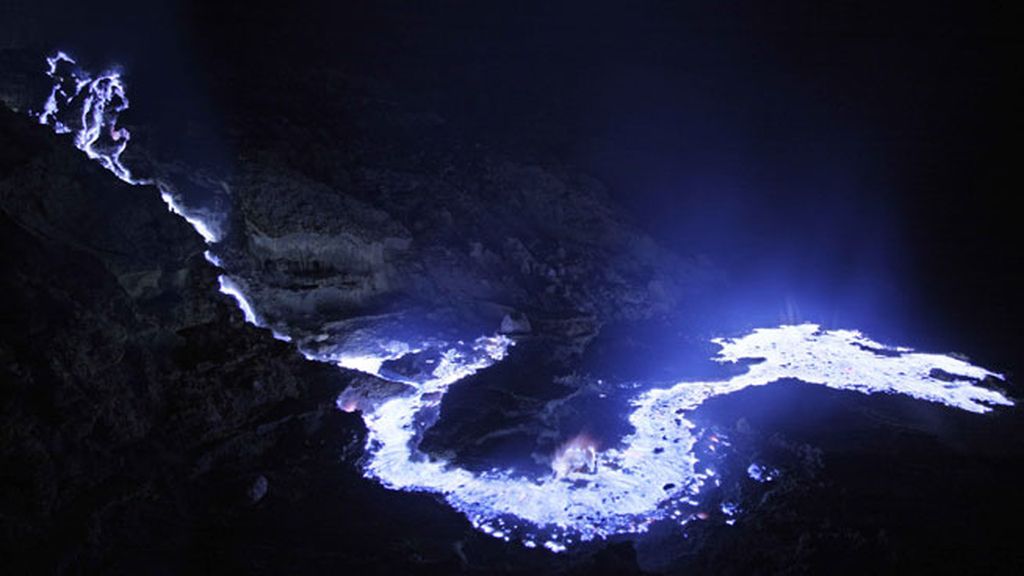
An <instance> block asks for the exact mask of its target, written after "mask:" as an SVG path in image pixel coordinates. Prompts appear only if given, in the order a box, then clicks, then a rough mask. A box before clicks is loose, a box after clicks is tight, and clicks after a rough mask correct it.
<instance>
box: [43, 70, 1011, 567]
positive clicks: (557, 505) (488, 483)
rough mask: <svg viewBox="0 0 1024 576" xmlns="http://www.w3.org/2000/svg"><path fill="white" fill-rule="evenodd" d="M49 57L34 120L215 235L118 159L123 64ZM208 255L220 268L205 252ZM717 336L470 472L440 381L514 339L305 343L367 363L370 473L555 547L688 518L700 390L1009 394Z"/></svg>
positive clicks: (949, 371)
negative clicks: (593, 418) (678, 377)
mask: <svg viewBox="0 0 1024 576" xmlns="http://www.w3.org/2000/svg"><path fill="white" fill-rule="evenodd" d="M48 62H49V71H48V74H49V75H50V77H51V78H52V79H53V80H54V87H53V90H52V91H51V94H50V97H49V99H48V100H47V102H46V105H45V109H44V111H43V112H42V113H41V114H39V115H38V118H39V121H40V122H41V123H43V124H48V125H50V126H52V127H53V128H54V129H55V130H56V131H58V132H61V133H69V132H71V133H74V134H75V145H76V146H78V147H79V148H80V149H82V150H83V151H84V152H85V153H86V154H88V155H89V157H90V158H93V159H95V160H97V161H98V162H99V163H100V164H102V165H103V166H104V167H106V168H107V169H108V170H110V171H111V172H113V173H114V174H115V175H117V176H118V177H119V178H121V179H122V180H124V181H125V182H129V183H131V184H153V185H156V186H157V187H158V189H160V191H161V196H162V197H163V198H164V200H165V201H166V202H167V203H168V206H169V207H170V209H171V210H172V211H174V212H175V213H177V214H179V215H181V216H183V217H184V218H185V219H186V220H188V221H189V222H190V223H191V224H192V225H193V227H195V229H196V231H197V232H198V233H199V234H201V235H202V236H203V238H204V239H206V241H207V242H208V243H210V244H212V243H215V242H216V241H217V239H218V235H217V234H215V233H214V232H213V230H212V228H211V227H210V226H209V225H208V224H207V223H205V222H203V221H202V220H201V219H198V218H195V217H191V216H188V215H186V214H185V213H184V211H183V210H182V209H181V207H180V205H178V204H177V203H175V201H174V198H173V196H172V195H171V194H170V193H169V192H168V191H167V190H166V188H164V187H161V185H160V183H159V182H147V181H141V180H136V179H134V178H132V176H131V173H130V172H129V170H128V169H127V168H125V167H124V165H123V164H122V163H121V161H120V155H121V153H122V152H123V151H124V148H125V145H126V143H127V142H128V139H129V134H128V132H127V130H124V129H123V128H117V126H116V123H117V114H118V113H120V112H121V111H123V110H125V109H126V108H127V107H128V100H127V98H126V97H125V88H124V84H123V82H122V81H121V78H120V75H119V74H117V73H116V72H108V73H106V74H103V75H101V76H98V77H96V78H92V77H91V76H90V75H88V74H85V73H83V72H81V71H80V70H77V69H75V68H70V67H72V66H74V60H72V59H71V58H70V57H68V56H67V55H66V54H64V53H58V54H57V55H56V56H54V57H51V58H49V59H48ZM205 255H206V258H207V260H209V261H210V263H211V264H213V265H214V266H216V267H218V268H223V266H222V264H221V262H220V261H219V260H218V258H217V257H216V255H214V254H213V253H212V252H209V251H207V252H206V253H205ZM220 290H221V292H223V293H224V294H227V295H229V296H231V297H232V298H234V299H235V300H236V301H237V303H238V305H239V308H240V309H241V310H242V312H243V314H244V315H245V318H246V320H247V321H248V322H250V323H253V324H257V325H258V324H260V320H259V317H258V315H257V314H256V311H255V310H254V308H253V306H252V304H251V303H250V302H249V300H248V299H247V298H246V296H245V294H244V292H243V289H242V287H241V286H240V285H239V284H238V283H237V282H235V281H234V280H232V279H231V278H230V277H228V276H225V275H222V276H221V277H220ZM274 335H275V336H276V337H278V338H280V339H285V340H287V339H289V338H288V337H287V336H284V335H281V334H278V333H275V334H274ZM713 342H714V343H715V344H717V345H718V346H719V347H720V350H719V352H718V354H717V355H716V356H715V357H714V358H713V359H714V360H715V361H717V362H719V363H722V364H733V363H741V362H742V363H744V365H745V368H746V369H745V370H744V371H743V372H742V373H739V374H736V375H734V376H732V377H731V378H729V379H727V380H714V381H684V382H679V383H677V384H675V385H674V386H670V387H666V388H652V389H647V390H645V391H643V392H640V393H639V394H638V395H637V396H636V397H634V398H633V399H632V401H631V405H630V406H629V409H630V412H629V413H628V415H627V420H628V422H629V424H630V425H631V432H629V433H628V434H627V435H626V436H624V437H623V438H621V439H620V441H619V442H618V444H616V445H615V446H611V447H609V448H607V449H604V450H598V449H597V447H596V446H595V445H594V444H593V443H592V442H590V441H588V440H587V439H586V438H584V437H579V438H576V439H573V440H571V441H570V442H568V443H566V444H565V445H564V446H563V447H562V448H561V449H559V450H558V452H557V453H556V454H554V455H553V458H552V461H551V471H550V472H549V473H548V474H546V475H543V476H540V477H536V476H534V477H527V476H526V475H524V474H521V473H517V472H516V471H515V470H501V469H492V470H490V471H487V472H482V473H480V472H473V471H470V470H467V469H463V468H459V467H458V466H455V465H454V464H452V463H451V462H448V461H445V460H442V459H437V458H433V457H431V456H429V455H427V454H425V453H423V452H422V451H420V450H419V449H418V445H419V442H420V439H421V438H422V434H423V432H424V430H425V429H426V428H428V427H429V426H430V425H431V423H432V422H434V421H435V420H436V418H437V417H438V412H439V406H440V403H441V401H442V399H443V398H444V395H445V393H446V392H447V391H448V389H449V387H450V386H451V385H452V384H454V383H456V382H458V381H460V380H462V379H464V378H466V377H468V376H470V375H472V374H474V373H476V372H479V371H481V370H484V369H486V368H487V367H489V366H491V365H493V364H495V363H496V362H499V361H501V360H502V359H504V358H505V357H506V355H507V353H508V349H509V347H510V346H512V345H513V341H512V340H511V339H509V338H507V337H505V336H500V335H499V336H484V337H480V338H478V339H476V340H474V341H472V342H468V343H467V342H457V343H454V344H453V343H447V342H441V341H430V342H425V343H417V344H409V343H406V342H403V341H397V340H387V339H381V340H379V341H372V342H368V343H367V342H362V343H360V344H359V345H354V346H351V347H349V348H344V347H342V349H341V351H340V352H339V351H329V352H316V351H310V350H303V353H304V354H305V355H306V357H307V358H310V359H313V360H317V361H321V362H331V363H335V364H337V365H339V366H342V367H345V368H349V369H353V370H358V371H361V372H365V373H368V374H372V375H374V376H377V378H378V380H373V381H371V380H370V379H367V380H365V381H361V382H360V383H358V384H355V385H353V386H352V387H350V388H348V389H346V390H345V391H344V392H343V393H342V394H341V396H340V397H339V398H338V407H339V408H340V409H342V410H346V411H350V412H351V411H359V412H360V413H361V414H362V418H363V420H364V422H365V424H366V427H367V430H368V434H367V441H366V447H365V451H366V459H365V464H364V473H365V475H366V476H367V477H369V478H372V479H374V480H376V481H379V482H380V483H381V484H383V485H384V486H387V487H389V488H391V489H396V490H408V491H423V492H431V493H436V494H439V495H441V496H442V497H443V498H444V499H445V500H446V501H447V502H448V503H449V504H450V505H451V506H452V507H453V508H455V509H457V510H459V511H460V512H462V513H463V514H465V515H466V517H467V518H469V520H470V521H471V522H472V523H473V525H474V526H475V527H476V528H478V529H479V530H481V531H483V532H485V533H487V534H489V535H491V536H494V537H496V538H502V539H505V540H509V541H511V540H516V541H519V542H521V543H522V544H523V545H524V546H526V547H530V548H533V547H536V546H538V545H542V546H544V547H545V548H547V549H549V550H551V551H553V552H561V551H564V550H566V549H567V547H568V546H570V545H573V544H575V543H578V542H586V541H590V540H594V539H598V538H606V537H609V536H613V535H617V534H636V533H642V532H644V531H646V530H647V529H648V527H649V526H650V525H651V524H652V523H654V522H658V521H668V522H679V523H686V522H687V521H688V520H690V519H691V518H692V512H693V510H694V508H693V506H694V505H695V504H696V503H697V501H696V497H697V495H698V494H699V493H700V491H701V488H702V486H703V485H704V484H705V483H706V482H707V481H708V479H709V478H712V477H713V476H714V474H715V473H714V471H713V470H710V469H703V470H699V469H698V465H697V458H696V456H695V450H694V446H695V443H696V438H695V435H694V434H693V433H692V431H693V429H694V424H693V422H692V421H690V420H689V419H688V416H689V415H690V414H691V413H692V412H693V411H694V410H695V409H696V408H698V407H699V406H700V405H701V404H702V403H703V402H704V401H705V400H707V399H709V398H713V397H716V396H722V395H725V394H731V393H734V392H737V391H740V390H743V389H745V388H750V387H753V386H764V385H767V384H771V383H773V382H777V381H779V380H783V379H795V380H800V381H803V382H806V383H809V384H816V385H821V386H826V387H829V388H834V389H839V390H853V391H858V392H862V393H865V394H874V393H889V394H904V395H907V396H911V397H914V398H918V399H921V400H927V401H930V402H936V403H941V404H945V405H947V406H950V407H953V408H958V409H961V410H967V411H970V412H976V413H984V412H988V411H990V410H991V409H992V407H994V406H1008V405H1011V404H1012V403H1011V402H1010V400H1009V399H1007V398H1006V396H1004V395H1003V394H1001V393H999V392H997V391H995V390H992V389H989V388H986V387H984V386H982V385H981V381H982V380H985V379H988V378H995V379H1002V376H1001V375H999V374H996V373H993V372H989V371H988V370H985V369H983V368H979V367H977V366H973V365H971V364H969V363H968V362H966V361H964V360H960V359H957V358H953V357H951V356H944V355H939V354H925V353H918V352H914V351H913V350H911V349H909V348H891V347H887V346H884V345H882V344H879V343H877V342H874V341H872V340H870V339H868V338H867V337H865V336H863V335H862V334H860V333H859V332H856V331H851V330H827V331H826V330H821V329H820V328H819V327H818V326H817V325H814V324H802V325H785V326H779V327H775V328H764V329H759V330H755V331H753V332H751V333H749V334H747V335H745V336H742V337H740V338H735V339H716V340H714V341H713ZM328 344H330V343H328ZM325 349H330V346H327V347H326V348H325ZM427 352H430V353H431V354H430V356H431V358H433V360H432V362H433V364H432V369H431V370H430V373H429V374H427V375H426V376H422V375H421V376H419V377H407V378H402V377H397V376H394V375H393V374H392V373H390V372H387V371H386V370H384V366H385V364H386V363H387V362H388V361H391V360H397V359H400V358H403V357H407V356H409V357H412V356H413V355H417V354H423V353H427ZM382 381H385V382H388V383H390V387H388V386H382V385H381V383H382ZM747 474H748V475H749V476H750V477H751V478H752V479H754V480H756V481H759V482H770V481H772V480H773V479H774V478H775V477H776V476H777V475H778V474H779V472H778V471H777V470H775V469H773V468H770V467H767V466H763V465H760V464H751V465H750V467H749V468H748V469H747ZM721 509H722V512H723V514H725V515H726V516H727V517H728V518H729V520H727V522H728V523H731V522H732V521H734V520H733V516H734V515H735V514H736V513H738V509H737V508H736V506H735V505H734V504H730V503H723V504H722V508H721Z"/></svg>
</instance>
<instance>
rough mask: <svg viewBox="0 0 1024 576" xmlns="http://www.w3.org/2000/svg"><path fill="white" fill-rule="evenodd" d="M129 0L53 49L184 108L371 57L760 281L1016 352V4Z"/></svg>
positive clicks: (73, 28) (63, 22)
mask: <svg viewBox="0 0 1024 576" xmlns="http://www.w3.org/2000/svg"><path fill="white" fill-rule="evenodd" d="M76 4H79V3H76ZM120 4H121V5H120V6H116V5H115V4H108V5H105V7H103V8H98V7H96V5H93V4H90V6H89V7H88V8H86V7H83V6H81V5H79V6H77V8H74V9H73V10H75V11H77V12H69V11H68V10H66V9H64V8H59V9H55V10H54V13H55V14H57V16H54V17H53V19H51V20H48V21H50V22H53V25H52V26H49V25H48V26H46V27H45V28H46V32H45V35H48V36H52V37H53V38H52V41H51V39H50V38H46V39H43V40H42V43H43V44H47V42H50V43H51V44H53V45H62V46H70V47H72V48H74V49H78V50H80V51H81V52H82V53H85V54H89V57H91V58H95V59H96V60H97V61H100V62H106V61H119V62H124V63H125V64H126V66H127V67H128V69H129V70H130V72H131V74H132V81H133V83H134V86H133V95H134V96H135V97H136V102H138V103H145V105H146V106H147V107H148V109H149V111H150V112H149V113H150V114H151V115H152V116H154V117H157V118H164V119H167V125H168V126H173V125H174V124H175V123H176V121H177V119H178V118H179V117H180V116H181V115H182V114H183V113H184V114H188V115H191V116H193V117H196V118H203V119H204V121H205V122H207V123H209V124H210V125H211V126H215V125H216V123H217V118H218V115H219V114H220V113H221V111H222V110H223V109H224V107H229V106H230V102H231V98H232V95H231V94H230V93H227V94H225V93H213V92H212V91H211V90H210V88H209V85H208V84H209V82H208V80H209V79H210V78H211V77H215V76H216V75H217V74H218V70H220V69H221V68H220V67H223V66H233V65H236V64H237V63H239V62H241V61H247V62H250V63H252V62H259V63H260V64H259V65H258V66H256V67H255V69H257V70H260V71H261V72H259V73H260V74H264V73H265V74H266V75H267V78H268V79H270V80H271V81H272V79H273V77H274V74H275V70H279V69H280V67H283V66H310V67H314V66H324V65H326V66H332V67H338V68H341V69H344V70H346V71H349V72H352V73H355V74H364V75H370V76H374V77H377V78H381V79H383V80H384V81H386V82H388V83H390V84H391V85H392V86H393V87H394V88H395V89H396V91H400V92H402V93H407V94H409V95H410V98H412V99H415V100H416V101H417V102H419V105H421V106H422V107H423V108H425V109H433V110H436V111H438V112H439V113H440V114H442V115H443V116H445V117H446V118H447V119H449V120H450V121H451V122H453V123H455V124H456V125H458V126H460V129H462V130H463V131H464V132H465V134H466V135H467V137H468V138H471V139H475V140H479V141H483V142H487V143H488V144H490V145H493V146H494V147H495V148H499V149H504V150H509V151H512V152H513V153H514V154H519V155H520V156H523V157H528V158H535V159H536V160H537V161H541V162H554V163H559V164H565V165H569V166H574V167H577V168H580V169H582V170H584V171H586V172H590V173H593V174H595V175H597V176H598V177H600V178H601V179H602V180H604V181H605V182H606V183H607V184H608V185H609V187H610V190H611V192H612V194H613V195H614V196H615V197H616V198H618V199H619V201H620V202H622V203H623V204H624V205H625V206H626V207H627V208H628V210H630V211H631V212H632V213H633V214H634V216H635V217H636V219H637V220H639V221H640V222H641V223H643V224H644V225H645V226H646V227H647V228H648V229H649V230H650V231H652V232H653V233H654V234H655V235H656V236H658V237H659V238H661V239H662V240H663V241H664V242H665V243H666V244H668V245H671V246H673V247H675V248H677V249H678V250H679V251H681V252H691V251H696V252H702V253H707V254H709V255H711V256H712V257H713V258H714V259H715V260H716V262H719V263H720V264H721V265H722V266H724V267H726V268H727V269H728V270H729V271H730V273H731V274H732V277H733V278H734V282H735V283H736V285H738V286H745V287H747V288H746V289H738V290H737V293H736V294H738V295H739V297H742V298H747V299H752V300H760V299H764V300H767V301H776V300H781V299H783V298H785V297H792V298H795V299H796V300H797V301H798V304H799V303H802V304H803V305H804V307H805V308H806V309H808V310H811V309H813V310H815V311H816V312H821V311H824V310H835V309H842V310H843V311H844V314H843V315H842V316H843V318H850V317H851V314H853V315H856V314H868V311H871V314H873V315H874V316H875V317H878V318H884V319H886V320H887V321H892V322H896V323H903V324H905V325H912V326H913V328H905V329H903V330H897V331H903V332H914V333H915V334H932V333H934V334H940V333H941V334H950V336H949V337H948V338H940V339H938V340H937V341H936V343H937V345H940V346H942V345H945V344H946V343H947V342H948V343H953V342H956V341H957V340H958V336H957V335H956V333H957V332H961V333H966V334H968V335H969V337H970V338H971V339H972V340H974V341H976V342H977V343H978V345H979V346H984V347H989V348H992V349H995V350H999V351H1000V353H999V354H1000V355H1001V357H1002V358H1004V359H1005V358H1007V357H1014V355H1015V354H1016V342H1015V331H1016V327H1017V326H1018V325H1019V323H1020V321H1021V320H1022V315H1021V313H1020V306H1019V304H1018V302H1017V295H1018V294H1019V293H1020V288H1021V286H1020V284H1019V282H1018V280H1017V279H1016V276H1017V275H1018V274H1017V271H1018V270H1019V269H1020V267H1021V264H1022V263H1021V258H1020V252H1019V250H1017V249H1016V248H1015V247H1014V245H1013V241H1014V240H1015V237H1016V235H1017V232H1016V229H1017V220H1018V218H1019V216H1018V212H1017V211H1015V210H1012V209H1010V206H1011V204H1010V200H1011V199H1012V198H1013V197H1014V196H1016V195H1017V194H1019V190H1020V189H1021V186H1020V184H1021V176H1020V175H1019V170H1018V169H1017V162H1018V161H1017V159H1016V157H1015V156H1016V152H1017V146H1016V144H1017V142H1018V140H1019V137H1020V135H1021V131H1022V130H1021V129H1022V122H1021V115H1020V112H1019V102H1021V101H1022V96H1024V94H1021V90H1020V88H1018V87H1017V86H1016V85H1017V84H1018V83H1019V84H1021V85H1024V82H1018V81H1019V80H1021V78H1019V76H1020V75H1021V69H1020V64H1019V62H1020V61H1021V60H1020V55H1021V50H1020V48H1021V45H1022V35H1021V32H1020V30H1021V28H1020V23H1021V19H1020V18H1019V15H1020V10H1019V9H1018V8H1015V7H1014V5H1012V3H974V2H972V3H945V2H921V3H897V4H896V5H894V4H893V3H874V4H873V5H871V4H867V3H857V2H828V3H820V2H794V3H774V2H772V3H765V2H699V3H697V2H687V3H674V2H646V3H614V4H612V3H596V2H585V3H583V2H571V3H537V4H521V3H516V4H512V3H504V4H503V6H501V7H498V6H497V3H492V2H486V3H484V2H440V3H437V2H435V3H429V4H430V5H429V6H427V3H406V2H347V3H345V2H327V1H318V0H302V1H299V2H251V3H246V4H245V5H244V7H243V6H231V7H227V6H215V5H212V4H211V3H208V2H174V1H171V0H165V1H163V2H146V3H131V4H130V3H120ZM143 4H144V5H143ZM54 6H56V5H54ZM168 79H175V80H176V82H175V85H176V87H175V89H174V92H172V93H170V94H168V93H167V84H168ZM140 106H141V104H140ZM886 320H879V322H884V321H886ZM868 324H870V321H869V322H868ZM920 339H921V338H920V337H918V338H917V339H916V340H917V341H920Z"/></svg>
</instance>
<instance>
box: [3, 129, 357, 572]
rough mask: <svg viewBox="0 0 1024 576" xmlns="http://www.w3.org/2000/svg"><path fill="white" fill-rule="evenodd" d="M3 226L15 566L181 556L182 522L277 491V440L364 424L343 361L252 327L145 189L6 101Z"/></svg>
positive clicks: (130, 563)
mask: <svg viewBox="0 0 1024 576" xmlns="http://www.w3.org/2000/svg"><path fill="white" fill-rule="evenodd" d="M0 236H2V238H3V240H2V245H3V250H2V251H0V269H2V273H0V282H2V288H0V291H2V293H3V298H2V301H0V325H2V333H0V382H2V385H0V410H2V414H0V422H2V425H0V426H2V427H0V470H2V473H0V485H2V489H0V494H2V496H0V510H2V512H0V526H2V529H0V530H2V533H3V541H4V543H5V547H6V546H11V548H10V549H9V550H7V551H5V554H4V556H5V558H6V559H7V560H5V562H7V563H8V567H9V568H10V567H12V566H19V565H20V566H24V567H25V568H26V569H29V568H31V567H34V568H35V569H39V568H44V567H45V568H48V569H55V568H56V569H72V570H74V571H79V570H82V571H92V570H95V569H100V568H101V567H112V568H113V567H116V569H117V570H128V569H131V568H132V567H135V568H139V567H141V566H146V565H148V563H149V562H151V561H154V560H155V561H156V562H157V563H158V564H160V563H167V565H179V566H181V565H188V562H189V559H188V558H185V557H180V553H181V552H182V551H183V550H188V549H189V548H188V547H186V546H184V542H185V541H187V540H188V539H189V538H191V536H189V535H188V534H187V532H186V531H185V528H186V526H188V524H189V523H190V522H195V521H197V518H200V519H202V518H205V521H211V518H212V517H215V516H217V513H210V512H209V511H208V510H205V511H204V506H207V505H213V506H214V507H219V508H217V509H218V510H219V513H221V514H222V515H223V516H224V517H230V516H231V514H232V512H231V511H232V509H233V507H235V506H244V505H246V503H247V502H254V501H257V500H259V499H260V498H262V497H263V496H264V495H265V493H266V492H267V491H268V489H269V490H270V491H272V490H274V482H273V479H272V478H271V481H270V483H269V487H268V480H267V476H268V475H269V476H271V477H272V476H273V473H272V472H271V471H269V468H272V464H271V460H270V459H268V457H267V455H268V454H269V453H270V452H272V451H273V450H275V449H276V450H280V446H281V444H282V442H284V440H283V439H284V438H289V435H294V434H298V436H299V437H300V438H307V439H309V438H314V437H316V435H317V434H324V433H327V431H331V432H330V433H332V434H335V435H338V434H341V435H343V436H344V435H345V434H351V435H358V434H359V426H358V425H357V424H356V423H355V421H354V418H351V417H349V416H348V415H345V414H342V413H338V412H336V411H335V410H333V407H332V406H333V398H334V395H335V394H336V393H337V391H339V390H340V389H341V388H342V387H343V386H344V383H345V378H346V377H345V376H344V373H343V372H341V371H338V370H337V369H334V368H333V367H326V366H323V365H319V364H315V363H310V362H307V361H305V360H304V359H302V358H301V356H299V355H298V354H297V353H296V352H295V351H294V350H293V349H292V348H291V347H289V346H287V345H284V344H282V343H280V342H277V341H275V340H273V339H272V338H271V337H270V334H269V333H268V332H266V331H263V330H258V329H255V328H253V327H251V326H249V325H246V324H244V323H243V322H242V318H241V314H240V313H239V312H238V311H237V310H236V309H235V308H234V306H233V304H232V303H231V302H230V300H228V299H227V298H225V297H223V296H221V295H220V294H218V293H217V291H216V273H215V271H214V270H213V269H212V267H210V266H209V265H208V264H207V263H206V262H205V260H204V259H203V256H202V251H203V248H204V246H203V245H202V242H201V240H199V239H198V237H197V236H196V235H195V233H194V232H193V231H192V230H191V228H190V227H189V226H188V225H187V224H186V223H185V222H184V221H182V220H180V219H179V218H177V217H175V216H174V215H172V214H170V213H169V212H168V211H167V209H166V207H165V206H164V205H163V204H162V203H161V202H160V200H159V196H158V194H157V193H156V192H155V190H152V189H147V188H145V187H133V186H129V185H127V184H124V183H122V182H120V181H118V180H117V179H116V178H114V177H113V176H111V175H110V174H108V173H107V172H106V171H104V170H103V169H101V168H100V167H99V166H97V165H95V164H94V163H93V162H91V161H90V160H88V159H87V158H85V157H84V155H82V154H81V153H80V152H79V151H77V150H75V149H74V148H73V147H72V146H71V144H70V142H68V141H67V139H65V138H61V137H55V136H53V135H51V134H50V133H49V131H48V130H46V129H45V128H43V127H40V126H36V125H33V123H31V122H30V120H29V119H28V118H25V117H22V116H17V115H15V114H14V113H13V112H11V111H9V110H7V109H2V110H0ZM289 441H290V442H294V441H295V439H294V438H290V440H289ZM300 441H301V440H300ZM343 445H344V444H342V445H341V446H343ZM214 493H217V494H218V495H219V497H218V498H216V499H213V495H214ZM157 535H159V536H157ZM160 539H165V541H164V542H163V543H162V544H160V545H158V549H157V550H153V549H152V548H151V547H152V546H153V545H154V542H156V541H159V540H160ZM176 555H179V556H178V557H175V556H176ZM161 556H163V557H162V559H158V558H160V557H161ZM17 571H18V570H15V572H17ZM33 571H34V570H33Z"/></svg>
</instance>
